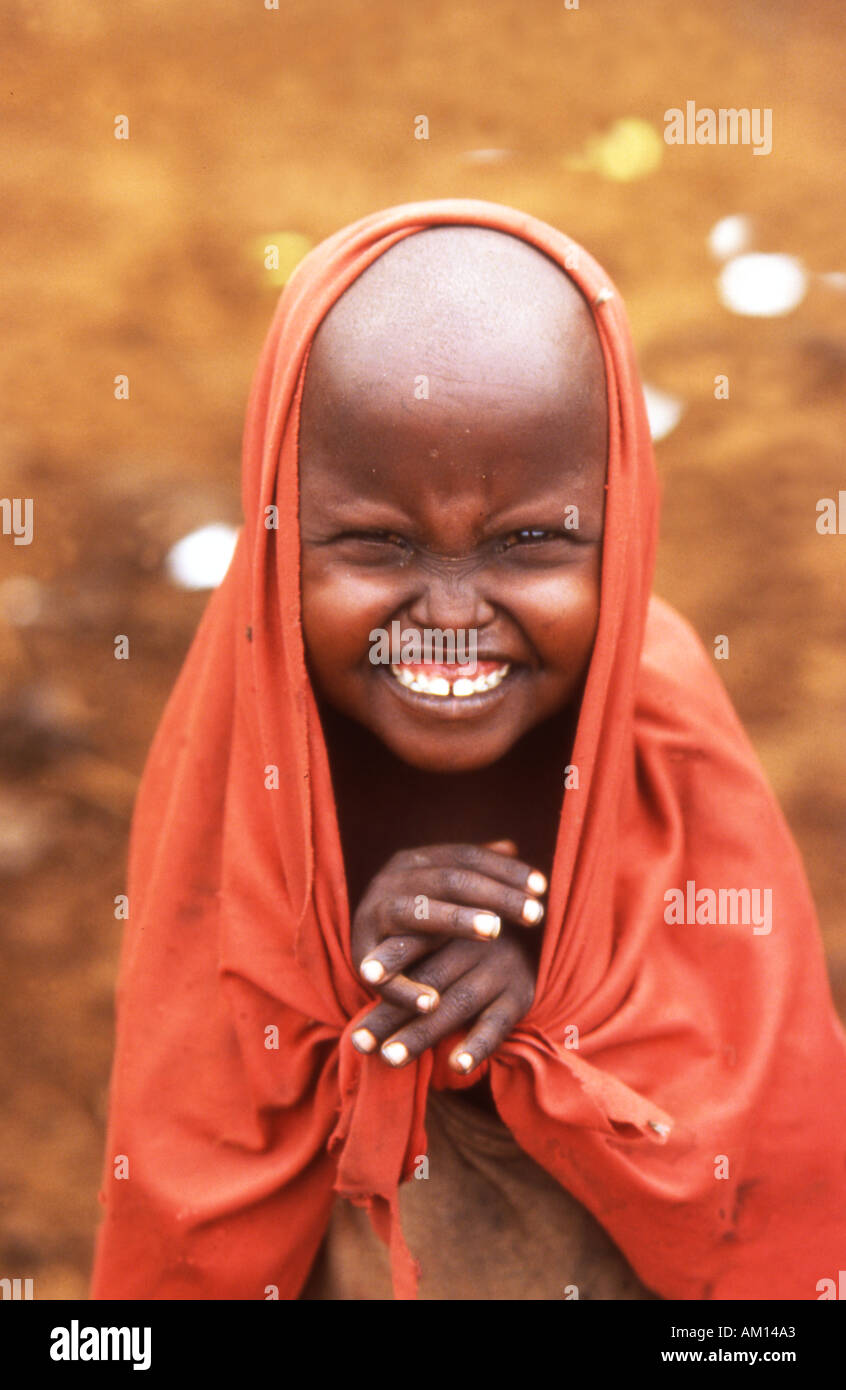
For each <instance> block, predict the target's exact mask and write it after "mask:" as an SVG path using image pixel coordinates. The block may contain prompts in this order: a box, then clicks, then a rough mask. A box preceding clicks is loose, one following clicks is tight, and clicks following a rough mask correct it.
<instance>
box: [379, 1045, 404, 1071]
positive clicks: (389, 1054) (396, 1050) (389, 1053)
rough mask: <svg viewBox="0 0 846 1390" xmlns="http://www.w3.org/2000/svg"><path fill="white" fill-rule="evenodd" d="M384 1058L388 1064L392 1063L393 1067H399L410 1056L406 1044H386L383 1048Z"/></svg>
mask: <svg viewBox="0 0 846 1390" xmlns="http://www.w3.org/2000/svg"><path fill="white" fill-rule="evenodd" d="M382 1056H383V1057H384V1059H385V1061H386V1062H390V1064H391V1066H392V1067H398V1066H400V1064H401V1063H402V1062H404V1061H405V1059H406V1057H407V1056H408V1048H407V1047H406V1045H405V1043H401V1042H392V1043H385V1046H384V1047H383V1048H382Z"/></svg>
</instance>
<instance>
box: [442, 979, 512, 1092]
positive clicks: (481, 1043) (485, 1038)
mask: <svg viewBox="0 0 846 1390" xmlns="http://www.w3.org/2000/svg"><path fill="white" fill-rule="evenodd" d="M527 1012H528V1009H527V1008H524V1007H523V1004H522V1001H520V1000H518V999H516V998H515V997H514V996H512V995H509V994H501V995H500V996H499V998H498V999H495V1000H494V1002H493V1003H492V1004H490V1005H489V1006H488V1008H487V1009H485V1010H484V1012H483V1013H481V1014H480V1015H479V1018H478V1019H477V1020H476V1023H475V1024H474V1025H473V1028H472V1030H471V1031H470V1032H469V1033H468V1034H467V1037H466V1038H465V1039H464V1041H463V1042H462V1043H459V1044H458V1046H457V1047H454V1048H453V1050H452V1052H451V1053H450V1056H449V1064H450V1066H451V1067H453V1068H454V1069H455V1071H460V1072H463V1073H464V1074H465V1075H467V1074H468V1073H469V1072H471V1071H473V1070H474V1069H475V1068H476V1067H477V1066H478V1065H479V1063H480V1062H483V1061H484V1060H485V1058H486V1057H491V1056H493V1054H494V1052H496V1050H497V1048H498V1047H499V1046H500V1045H501V1044H502V1043H504V1042H505V1040H506V1038H508V1037H510V1035H511V1033H512V1032H513V1031H514V1028H515V1026H516V1025H517V1024H518V1023H519V1022H520V1019H521V1018H525V1016H526V1014H527Z"/></svg>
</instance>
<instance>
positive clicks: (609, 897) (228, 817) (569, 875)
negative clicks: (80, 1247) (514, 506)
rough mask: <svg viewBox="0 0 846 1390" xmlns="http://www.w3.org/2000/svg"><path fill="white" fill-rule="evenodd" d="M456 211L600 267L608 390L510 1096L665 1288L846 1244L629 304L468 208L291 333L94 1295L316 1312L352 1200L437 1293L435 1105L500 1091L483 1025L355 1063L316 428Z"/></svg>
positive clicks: (171, 767) (531, 1136)
mask: <svg viewBox="0 0 846 1390" xmlns="http://www.w3.org/2000/svg"><path fill="white" fill-rule="evenodd" d="M454 224H470V225H475V226H480V227H489V228H494V229H496V230H499V231H502V232H506V233H510V234H512V235H514V236H517V237H520V238H522V239H523V240H524V241H526V242H528V243H529V244H530V245H532V246H535V247H537V248H539V249H540V250H541V251H543V252H545V253H546V254H547V255H548V256H550V257H551V258H552V259H553V260H554V261H556V262H557V263H558V264H559V265H560V266H561V267H562V269H564V270H565V272H566V273H567V274H569V275H570V276H571V278H572V279H573V280H574V281H575V283H576V284H577V285H578V286H579V288H580V289H581V291H582V293H583V294H584V295H585V297H586V299H587V301H588V303H589V304H591V305H592V306H593V310H592V312H593V315H594V319H595V323H596V327H597V331H598V333H599V336H600V340H601V343H602V350H603V353H604V358H605V369H606V376H607V383H608V388H607V389H608V419H609V459H608V491H607V509H606V520H605V538H604V548H603V560H602V588H601V604H600V617H599V626H598V632H597V637H596V643H595V648H594V652H593V657H592V660H591V665H590V670H589V674H588V678H587V685H586V690H585V695H584V699H583V703H582V709H581V714H580V718H579V722H578V730H577V734H576V742H575V747H574V750H573V754H572V761H573V763H574V764H575V765H576V766H577V767H578V769H579V781H580V786H579V789H578V790H576V789H573V790H571V791H568V792H567V795H566V797H564V796H563V794H562V813H561V819H560V826H559V833H558V841H557V848H556V853H555V860H554V865H553V872H552V879H551V883H550V889H549V898H548V910H547V916H546V927H545V933H544V946H543V954H542V957H541V962H540V971H539V976H538V981H537V987H536V995H535V1002H534V1003H533V1005H532V1008H531V1010H530V1012H529V1014H528V1015H527V1016H526V1018H525V1019H524V1020H523V1021H522V1023H521V1024H520V1025H519V1027H518V1028H516V1029H515V1031H514V1032H513V1034H512V1035H511V1037H510V1038H509V1039H508V1040H507V1041H506V1042H505V1043H504V1044H503V1045H502V1046H501V1047H500V1049H499V1050H498V1052H497V1053H496V1055H495V1056H494V1057H493V1058H492V1059H491V1060H490V1062H489V1063H486V1064H483V1065H484V1066H485V1067H489V1068H490V1079H491V1086H492V1089H493V1095H494V1098H495V1101H496V1104H497V1107H498V1109H499V1112H500V1114H501V1116H502V1118H503V1120H504V1121H505V1123H506V1124H507V1125H508V1127H509V1128H510V1129H511V1130H512V1132H513V1133H514V1135H515V1137H516V1139H517V1140H518V1142H519V1143H520V1145H521V1146H522V1147H523V1149H524V1150H525V1151H526V1152H527V1153H529V1154H530V1155H532V1156H533V1157H534V1158H535V1160H536V1161H537V1162H538V1163H539V1164H541V1165H542V1166H543V1167H544V1168H545V1169H547V1170H548V1171H549V1172H550V1173H551V1174H553V1175H554V1177H555V1178H556V1179H557V1180H558V1181H559V1182H560V1183H561V1184H562V1185H563V1186H564V1187H565V1188H567V1189H568V1190H569V1191H570V1192H572V1193H573V1194H574V1196H575V1197H576V1198H578V1200H579V1201H581V1202H582V1203H583V1204H584V1205H585V1206H586V1207H587V1208H589V1210H590V1211H591V1212H593V1213H594V1215H595V1216H596V1217H597V1219H598V1220H599V1221H600V1222H601V1223H602V1225H603V1226H604V1227H605V1228H606V1229H607V1230H608V1231H609V1233H610V1234H611V1236H612V1237H613V1239H614V1240H615V1241H616V1243H617V1244H618V1246H619V1247H620V1249H621V1250H622V1251H623V1253H624V1254H625V1255H626V1257H627V1259H628V1260H629V1262H630V1263H631V1265H632V1266H633V1267H634V1269H635V1271H636V1272H637V1274H638V1275H639V1277H640V1278H641V1280H643V1282H644V1283H645V1284H647V1285H648V1286H649V1287H650V1288H652V1289H653V1290H655V1291H656V1292H657V1293H659V1294H661V1295H663V1296H664V1297H666V1298H682V1299H706V1298H730V1299H740V1298H752V1297H757V1298H765V1299H778V1298H798V1299H814V1298H816V1297H817V1296H818V1295H817V1282H818V1281H819V1280H821V1279H823V1278H827V1277H833V1278H836V1275H837V1269H838V1267H839V1265H840V1264H842V1263H843V1256H844V1251H846V1200H845V1198H846V1191H845V1190H844V1189H846V1038H844V1034H843V1032H842V1030H841V1028H840V1025H839V1023H838V1022H837V1020H836V1016H835V1014H834V1010H833V1007H832V1003H831V997H830V993H829V988H828V983H827V979H826V973H825V965H824V959H823V953H822V948H821V942H820V939H819V934H818V930H817V926H816V922H815V917H814V910H813V905H812V903H811V900H810V896H809V893H808V888H807V885H806V881H805V877H804V874H803V871H802V867H801V863H800V860H799V857H798V855H797V852H796V849H795V847H794V845H793V842H792V840H791V837H790V834H789V832H788V830H787V828H786V826H785V823H784V820H783V818H782V816H781V813H780V812H779V810H778V807H777V806H776V803H775V801H774V799H773V796H772V794H771V792H770V791H769V789H768V787H767V785H766V782H765V780H764V777H763V774H762V772H761V770H760V767H759V765H758V762H757V759H756V757H755V755H754V753H753V751H752V749H751V747H750V745H749V742H748V740H747V738H746V736H745V735H744V733H743V730H742V728H741V726H740V724H739V722H738V720H737V718H736V716H735V714H734V712H733V710H732V708H731V706H730V704H729V701H728V699H727V697H726V695H725V693H724V691H723V688H722V686H721V685H720V682H719V681H718V679H717V677H716V675H715V674H714V672H713V669H712V664H711V661H710V659H709V658H708V656H707V655H706V653H705V652H704V650H703V648H702V646H701V644H700V643H699V641H698V639H697V638H696V637H695V635H694V634H693V632H692V630H691V629H690V628H689V627H688V626H687V624H686V623H684V622H683V621H682V619H680V618H679V617H678V616H677V615H676V614H675V613H674V612H673V611H672V610H671V609H670V608H668V607H667V606H666V605H665V604H662V603H660V602H659V601H657V600H655V599H652V600H651V601H650V597H649V594H650V586H651V581H652V566H653V555H654V547H655V534H656V517H657V488H656V479H655V472H654V463H653V457H652V448H651V443H650V438H649V430H648V426H647V420H646V414H645V410H644V403H643V396H642V392H641V388H640V384H639V380H638V375H637V370H636V366H635V362H634V357H633V352H632V346H631V341H630V336H629V330H628V325H627V321H626V317H625V312H624V309H623V305H622V303H621V302H620V299H619V296H618V294H617V293H616V291H615V290H614V288H613V286H612V285H611V284H610V283H609V280H608V278H607V276H606V275H605V274H604V272H603V271H602V270H601V268H600V267H599V266H598V265H597V264H596V262H595V261H594V260H593V259H592V258H591V257H590V256H589V255H587V254H586V252H584V251H583V250H582V249H581V248H579V247H577V246H576V245H575V243H574V242H572V241H571V240H570V239H569V238H568V237H566V236H564V235H563V234H562V233H560V232H558V231H556V230H555V229H553V228H552V227H550V226H548V225H546V224H545V223H543V222H540V221H538V220H537V219H535V218H533V217H530V216H527V215H525V214H523V213H519V212H516V211H514V210H513V209H511V208H507V207H502V206H498V205H495V204H491V203H486V202H474V201H465V200H459V199H448V200H443V201H438V202H425V203H417V204H410V205H406V206H402V207H396V208H390V209H388V210H387V211H384V212H380V213H376V214H374V215H373V216H370V217H365V218H363V219H362V220H361V221H359V222H356V223H355V224H354V225H353V226H351V227H347V228H345V229H344V230H343V231H341V232H338V233H337V234H336V235H334V236H332V237H330V238H329V239H328V240H327V241H325V242H323V243H322V244H321V245H320V246H318V247H317V248H316V249H315V250H314V251H312V252H311V253H310V255H308V256H307V257H306V259H305V260H304V261H303V262H302V263H301V264H300V265H299V266H298V268H297V270H296V271H295V272H294V275H293V277H292V279H291V280H290V282H289V284H288V286H287V288H286V289H285V292H284V294H283V295H282V298H281V301H280V303H279V307H278V309H277V312H276V315H275V318H274V320H273V323H272V326H271V328H270V332H269V334H268V338H267V342H266V344H265V347H264V350H263V353H262V356H261V360H260V363H259V366H258V371H257V373H256V377H255V381H254V384H253V389H252V393H251V397H250V402H249V409H248V414H247V422H246V430H245V436H244V457H243V505H244V516H245V523H244V528H243V531H242V533H241V536H240V539H239V542H238V546H237V549H236V552H235V556H234V559H233V561H232V565H231V568H230V570H229V573H228V574H227V576H226V579H225V580H224V582H223V584H222V585H221V587H220V588H219V589H218V590H217V592H216V593H215V594H214V595H213V597H212V599H211V601H210V603H209V606H208V608H207V610H206V613H205V616H204V618H203V620H202V623H201V626H200V628H199V631H198V633H197V636H196V638H195V640H194V644H193V646H192V648H191V651H190V653H189V655H188V658H187V660H186V662H185V666H184V668H183V671H182V673H181V676H180V679H179V681H178V683H177V686H176V688H175V690H174V693H173V695H172V697H171V699H170V702H169V704H168V706H167V709H166V712H165V714H164V717H163V719H162V722H161V726H160V728H159V730H158V733H157V736H156V739H155V742H154V744H153V747H152V750H151V753H150V757H149V761H148V764H147V767H146V771H145V774H144V779H143V782H142V786H141V791H140V794H139V798H138V803H137V807H136V812H135V819H134V823H133V832H132V840H131V850H130V872H129V898H130V920H129V923H128V926H127V930H126V938H125V943H124V952H123V958H122V962H121V970H120V980H119V986H118V1037H117V1049H116V1056H115V1062H114V1071H113V1076H112V1089H111V1112H110V1121H109V1133H108V1146H107V1155H106V1165H105V1184H104V1193H103V1194H102V1197H103V1200H104V1202H105V1205H106V1217H105V1220H104V1223H103V1226H102V1228H101V1231H100V1235H99V1242H98V1249H97V1257H96V1266H95V1273H94V1283H93V1296H94V1297H95V1298H200V1299H263V1298H266V1297H272V1296H273V1295H274V1292H275V1291H277V1290H278V1296H279V1297H280V1298H288V1299H290V1298H296V1297H297V1295H298V1293H299V1292H300V1290H301V1288H302V1286H303V1284H304V1282H305V1280H306V1277H307V1275H308V1272H309V1269H310V1266H311V1263H312V1261H313V1259H314V1257H315V1255H316V1252H317V1250H318V1248H319V1245H320V1242H321V1239H322V1236H323V1234H324V1230H325V1228H326V1224H327V1221H328V1217H329V1212H330V1207H331V1203H332V1200H333V1191H335V1192H341V1193H343V1194H344V1195H345V1196H347V1197H348V1198H350V1199H351V1200H353V1201H356V1202H359V1203H362V1204H365V1205H367V1206H368V1207H369V1209H370V1212H371V1216H372V1219H373V1222H374V1225H375V1227H376V1229H377V1230H378V1231H379V1232H380V1234H381V1235H382V1236H383V1237H384V1238H385V1239H387V1240H389V1241H390V1246H391V1256H392V1267H393V1271H394V1284H395V1292H396V1295H397V1297H399V1298H413V1297H414V1294H415V1288H416V1281H415V1265H414V1262H413V1260H412V1259H411V1257H410V1255H409V1253H408V1251H407V1249H406V1247H405V1244H404V1241H403V1238H402V1233H401V1229H400V1223H399V1219H398V1184H399V1183H400V1182H401V1181H403V1180H404V1179H407V1178H408V1177H410V1175H411V1172H412V1170H413V1166H414V1159H415V1156H416V1155H419V1154H420V1153H423V1152H425V1148H426V1141H425V1130H424V1115H425V1106H426V1094H427V1090H428V1087H429V1086H430V1085H435V1086H438V1087H442V1086H448V1085H460V1084H462V1083H464V1084H466V1080H467V1079H466V1078H459V1077H458V1076H457V1075H456V1074H455V1073H453V1072H452V1071H451V1070H450V1069H449V1068H448V1067H447V1066H446V1055H447V1052H448V1051H449V1048H450V1046H451V1045H452V1043H453V1042H454V1041H455V1039H454V1038H453V1039H448V1040H447V1041H446V1042H444V1043H442V1044H440V1045H439V1047H438V1048H437V1049H436V1050H435V1052H434V1053H432V1052H428V1053H426V1054H425V1055H424V1056H423V1058H422V1059H421V1060H420V1061H419V1062H417V1063H414V1064H411V1065H409V1066H407V1067H405V1068H403V1069H401V1070H398V1071H395V1070H393V1069H392V1068H391V1067H389V1066H387V1065H386V1064H385V1063H384V1062H383V1061H382V1060H381V1059H380V1058H379V1057H378V1056H375V1057H364V1056H361V1055H360V1054H359V1053H358V1052H356V1050H355V1049H354V1047H353V1046H352V1043H351V1041H350V1035H351V1033H352V1032H353V1030H354V1029H355V1027H356V1026H357V1025H358V1023H359V1022H360V1021H361V1019H362V1018H363V1016H364V1014H365V1013H366V1012H367V1011H368V1010H369V1009H370V1008H371V1007H372V1005H373V998H372V996H371V995H370V993H369V992H368V990H367V989H366V988H365V987H364V986H363V984H362V982H361V980H360V979H359V977H358V975H357V974H356V971H355V969H354V968H353V964H352V960H351V955H350V917H349V908H348V902H347V895H346V884H345V878H344V869H343V860H342V854H341V846H340V841H339V833H338V827H337V819H336V814H335V804H334V799H333V792H332V785H331V779H330V774H329V765H328V760H327V754H326V748H325V744H324V740H323V734H322V730H321V725H320V720H319V716H318V713H317V708H316V704H315V699H314V694H313V692H312V689H311V686H310V683H309V679H308V676H307V673H306V666H305V659H304V650H303V637H302V627H301V616H300V588H299V583H300V578H299V543H298V535H299V532H298V466H297V434H298V423H299V405H300V398H301V392H302V385H303V378H304V369H305V364H306V360H307V356H308V350H309V346H310V343H311V341H312V338H313V336H314V334H315V331H316V329H317V328H318V326H319V324H320V322H321V320H322V319H323V317H324V316H325V314H326V313H327V312H328V310H329V309H330V308H331V306H332V305H333V304H334V303H335V301H336V300H337V299H338V297H339V296H340V295H341V294H343V292H344V290H345V289H346V288H347V287H348V286H349V285H350V284H351V282H352V281H353V280H355V279H356V277H357V276H359V275H360V274H361V273H362V272H363V271H364V270H365V268H366V267H367V266H369V265H370V264H371V263H372V262H373V261H374V260H375V259H376V258H377V257H378V256H381V255H382V254H383V253H384V252H385V251H387V250H388V248H389V247H391V246H393V245H394V244H395V243H396V242H397V241H399V240H401V239H402V238H403V237H406V236H409V235H412V234H414V233H415V232H418V231H421V230H423V229H424V228H426V227H431V226H436V225H454ZM272 505H277V506H278V508H279V512H278V529H274V528H273V527H272V525H270V524H266V523H270V522H271V521H272V519H273V518H272V513H271V512H269V511H267V510H266V509H267V508H269V507H271V506H272ZM272 767H277V768H278V769H279V786H278V787H277V788H275V789H274V788H273V785H272V783H273V774H272V772H270V773H269V774H268V773H267V771H266V770H267V769H269V768H272ZM266 783H268V784H270V785H266ZM689 883H692V884H694V885H695V888H694V889H693V892H694V894H696V893H698V892H699V890H701V889H702V888H707V889H713V890H718V889H720V888H723V889H742V888H748V889H771V890H772V910H773V916H772V930H771V932H769V933H766V932H763V931H761V930H760V929H759V930H758V931H757V932H756V931H755V930H754V928H753V925H751V924H749V925H743V924H735V925H731V924H729V925H716V924H713V923H707V922H706V923H702V922H700V923H695V922H694V923H688V924H679V923H668V922H667V921H666V920H665V894H666V893H667V891H668V890H669V889H673V888H676V889H680V890H682V892H683V893H684V894H685V896H687V895H688V893H689V891H690V890H689V889H688V888H687V885H688V884H689ZM571 1025H576V1027H577V1029H578V1047H577V1048H575V1047H573V1046H571V1045H568V1044H571V1043H572V1042H573V1040H574V1039H575V1037H576V1035H575V1034H574V1032H573V1030H572V1027H571Z"/></svg>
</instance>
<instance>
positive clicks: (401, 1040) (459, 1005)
mask: <svg viewBox="0 0 846 1390" xmlns="http://www.w3.org/2000/svg"><path fill="white" fill-rule="evenodd" d="M500 989H501V983H500V982H496V983H494V982H492V981H491V979H490V976H489V973H488V972H487V971H484V970H482V969H476V970H471V971H469V972H468V973H467V974H466V975H463V976H462V977H461V979H460V980H458V981H457V982H456V983H455V984H454V985H451V986H450V987H449V989H447V990H445V991H444V993H443V994H442V995H441V1002H440V1005H439V1007H438V1009H437V1010H436V1011H435V1013H433V1014H431V1015H430V1016H429V1017H427V1018H418V1019H415V1020H414V1021H413V1022H411V1023H406V1024H405V1025H404V1026H402V1027H400V1028H398V1029H396V1030H395V1031H393V1032H392V1033H390V1034H389V1035H388V1036H387V1037H386V1039H385V1041H384V1042H383V1043H382V1047H381V1056H382V1058H383V1059H384V1061H386V1062H387V1063H388V1064H389V1065H390V1066H392V1067H402V1066H405V1065H406V1064H407V1063H408V1062H411V1061H414V1060H415V1059H416V1058H417V1057H419V1056H420V1054H421V1052H425V1051H426V1049H427V1048H429V1047H434V1045H435V1044H436V1043H438V1042H440V1041H441V1039H442V1038H446V1037H448V1036H449V1034H450V1033H454V1032H455V1030H456V1028H460V1027H461V1025H462V1024H463V1023H466V1022H467V1020H468V1019H471V1018H475V1017H476V1016H477V1015H478V1014H480V1013H481V1012H482V1010H483V1009H485V1007H486V1005H488V1004H490V1003H491V1001H492V996H493V997H495V996H496V992H497V991H498V990H500Z"/></svg>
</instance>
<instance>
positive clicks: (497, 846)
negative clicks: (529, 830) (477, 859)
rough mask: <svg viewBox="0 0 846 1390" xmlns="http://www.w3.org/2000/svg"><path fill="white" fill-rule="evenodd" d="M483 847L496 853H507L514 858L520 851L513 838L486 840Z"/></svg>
mask: <svg viewBox="0 0 846 1390" xmlns="http://www.w3.org/2000/svg"><path fill="white" fill-rule="evenodd" d="M484 848H485V849H492V850H494V852H495V853H496V854H507V855H510V856H511V858H512V859H516V858H517V855H518V854H519V853H520V851H519V849H518V848H517V846H516V845H515V843H514V841H513V840H486V841H485V843H484Z"/></svg>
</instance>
